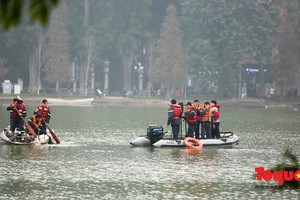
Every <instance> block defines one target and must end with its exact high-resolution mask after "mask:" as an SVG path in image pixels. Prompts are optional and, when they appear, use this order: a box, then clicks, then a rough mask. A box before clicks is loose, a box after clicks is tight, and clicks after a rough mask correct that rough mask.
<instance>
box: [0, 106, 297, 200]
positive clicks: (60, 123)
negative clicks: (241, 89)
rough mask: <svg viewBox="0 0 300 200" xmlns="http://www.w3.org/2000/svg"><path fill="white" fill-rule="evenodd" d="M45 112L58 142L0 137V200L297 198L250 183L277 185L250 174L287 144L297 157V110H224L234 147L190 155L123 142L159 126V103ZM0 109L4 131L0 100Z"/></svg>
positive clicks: (162, 115) (275, 159) (162, 116)
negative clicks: (30, 143)
mask: <svg viewBox="0 0 300 200" xmlns="http://www.w3.org/2000/svg"><path fill="white" fill-rule="evenodd" d="M33 110H34V107H30V106H29V107H28V111H29V113H31V112H32V111H33ZM51 110H52V120H51V123H50V127H52V128H53V129H54V130H55V132H56V134H57V136H58V138H59V139H60V140H61V144H60V145H42V146H14V145H7V144H5V143H4V142H2V141H1V142H0V163H1V165H0V199H299V196H300V191H299V190H291V189H258V188H255V186H256V185H274V184H276V183H275V182H271V183H267V182H262V181H256V180H255V179H254V178H253V174H254V168H255V167H258V166H264V167H265V168H270V167H273V166H274V165H276V164H278V163H280V162H281V161H282V160H283V158H282V153H283V151H284V150H285V149H287V148H290V149H291V150H292V151H293V152H294V153H295V154H296V155H297V156H298V158H300V148H299V140H300V134H299V130H300V124H299V121H300V114H299V112H300V111H294V110H292V109H289V108H287V109H264V108H232V107H231V108H225V107H223V108H222V114H221V115H222V116H221V120H222V122H221V129H222V131H234V132H235V133H236V134H237V135H238V136H239V137H240V144H239V145H238V146H237V147H236V148H233V149H215V148H208V149H207V148H204V149H203V150H202V151H201V152H197V153H193V152H189V151H187V150H186V149H184V148H157V149H154V148H148V147H143V148H141V147H139V148H137V147H131V146H130V145H129V142H130V141H131V140H133V139H134V138H135V137H137V136H138V135H140V134H144V133H145V132H146V128H147V126H148V125H149V124H159V125H165V123H166V111H167V108H166V107H146V108H142V107H124V108H121V107H62V106H55V107H54V106H52V107H51ZM0 114H1V115H0V125H1V127H3V128H4V127H5V126H7V124H8V122H9V116H8V112H7V111H6V106H5V105H2V106H1V110H0ZM169 132H170V130H169Z"/></svg>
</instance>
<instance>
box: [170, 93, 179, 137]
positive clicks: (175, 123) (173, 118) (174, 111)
mask: <svg viewBox="0 0 300 200" xmlns="http://www.w3.org/2000/svg"><path fill="white" fill-rule="evenodd" d="M180 115H181V106H180V105H178V104H177V103H176V100H175V99H172V100H171V105H170V107H169V109H168V121H167V128H168V127H169V125H170V124H171V126H172V133H173V138H175V139H177V138H178V134H179V128H180V124H181V119H180Z"/></svg>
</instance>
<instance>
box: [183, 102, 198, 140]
mask: <svg viewBox="0 0 300 200" xmlns="http://www.w3.org/2000/svg"><path fill="white" fill-rule="evenodd" d="M184 115H185V121H186V122H187V123H188V125H189V127H188V132H187V136H188V137H194V132H195V125H196V120H197V114H196V112H195V110H194V108H193V107H192V103H191V102H187V103H186V112H185V113H184Z"/></svg>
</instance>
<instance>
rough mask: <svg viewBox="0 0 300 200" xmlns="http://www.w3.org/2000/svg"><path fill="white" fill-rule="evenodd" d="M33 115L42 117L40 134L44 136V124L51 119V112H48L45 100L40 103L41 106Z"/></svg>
mask: <svg viewBox="0 0 300 200" xmlns="http://www.w3.org/2000/svg"><path fill="white" fill-rule="evenodd" d="M34 114H39V115H40V116H41V117H42V122H41V123H42V124H41V132H40V134H46V132H47V127H46V124H49V122H50V117H51V112H50V108H49V106H48V101H47V99H44V100H43V101H42V104H40V105H39V106H38V107H37V108H36V110H35V111H34Z"/></svg>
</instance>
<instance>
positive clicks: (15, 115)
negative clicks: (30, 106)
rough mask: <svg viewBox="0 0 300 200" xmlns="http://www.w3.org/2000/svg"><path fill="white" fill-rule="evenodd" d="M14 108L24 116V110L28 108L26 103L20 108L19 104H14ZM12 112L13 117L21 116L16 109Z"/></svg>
mask: <svg viewBox="0 0 300 200" xmlns="http://www.w3.org/2000/svg"><path fill="white" fill-rule="evenodd" d="M12 106H13V107H14V108H15V109H17V110H18V111H19V113H21V114H23V112H24V110H25V107H26V106H25V104H24V103H22V105H21V106H20V107H18V102H14V103H13V104H12ZM11 112H12V115H13V116H14V117H17V116H19V113H17V111H15V110H14V109H13V110H12V111H11Z"/></svg>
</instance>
